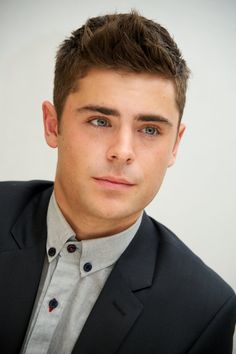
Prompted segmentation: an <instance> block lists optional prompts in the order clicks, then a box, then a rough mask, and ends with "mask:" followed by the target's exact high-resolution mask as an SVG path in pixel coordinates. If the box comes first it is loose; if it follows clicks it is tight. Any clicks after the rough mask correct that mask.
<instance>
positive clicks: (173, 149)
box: [43, 68, 185, 239]
mask: <svg viewBox="0 0 236 354" xmlns="http://www.w3.org/2000/svg"><path fill="white" fill-rule="evenodd" d="M43 115H44V127H45V137H46V141H47V143H48V145H49V146H50V147H52V148H57V149H58V163H57V171H56V178H55V195H56V199H57V202H58V205H59V207H60V209H61V210H62V212H63V214H64V216H65V218H66V219H67V221H68V222H69V223H70V225H71V226H72V228H73V229H74V230H75V232H76V234H77V237H78V238H79V239H86V238H95V237H102V236H108V235H111V234H114V233H117V232H120V231H122V230H124V229H126V228H127V227H129V226H130V225H131V224H133V223H134V222H135V221H136V220H137V218H138V217H139V215H140V213H141V212H142V210H143V209H144V208H145V207H146V206H147V205H148V204H149V203H150V202H151V200H152V199H153V198H154V196H155V195H156V194H157V192H158V190H159V188H160V186H161V183H162V181H163V178H164V175H165V173H166V170H167V168H168V167H169V166H171V165H173V163H174V162H175V158H176V154H177V150H178V146H179V142H180V140H181V137H182V135H183V132H184V130H185V127H184V125H183V124H180V125H179V124H178V121H179V112H178V108H177V106H176V102H175V90H174V85H173V83H172V82H171V81H169V80H167V79H164V78H161V77H160V76H157V75H151V74H145V73H141V74H136V73H124V72H117V71H114V70H107V69H98V68H93V69H91V70H90V71H89V72H88V74H87V75H86V76H85V77H84V78H82V79H80V80H79V84H78V90H77V91H76V92H73V93H71V94H69V96H68V97H67V99H66V102H65V106H64V110H63V114H62V117H61V121H60V124H58V120H57V114H56V111H55V108H54V106H53V105H52V104H51V103H50V102H47V101H46V102H44V103H43Z"/></svg>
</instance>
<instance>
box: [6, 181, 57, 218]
mask: <svg viewBox="0 0 236 354" xmlns="http://www.w3.org/2000/svg"><path fill="white" fill-rule="evenodd" d="M52 186H53V182H50V181H43V180H42V181H40V180H32V181H6V182H0V220H1V219H3V221H4V220H5V216H7V217H8V219H9V217H10V216H12V217H13V218H14V214H15V215H16V214H18V212H19V211H20V210H22V209H23V208H24V206H25V205H26V204H27V203H28V201H29V200H30V199H31V198H32V197H33V196H34V195H36V194H38V193H41V192H43V191H44V190H46V189H48V188H50V187H52Z"/></svg>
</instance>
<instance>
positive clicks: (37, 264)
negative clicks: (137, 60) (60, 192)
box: [0, 188, 52, 353]
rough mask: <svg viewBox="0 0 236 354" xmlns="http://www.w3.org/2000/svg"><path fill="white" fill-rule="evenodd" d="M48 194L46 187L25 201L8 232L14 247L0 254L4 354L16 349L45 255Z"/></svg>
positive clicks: (35, 290)
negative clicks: (26, 203) (22, 209)
mask: <svg viewBox="0 0 236 354" xmlns="http://www.w3.org/2000/svg"><path fill="white" fill-rule="evenodd" d="M51 192H52V189H51V188H50V189H49V190H47V191H45V192H44V193H42V194H40V195H37V196H36V197H35V198H33V199H32V200H31V201H30V202H29V204H28V205H27V206H26V208H25V209H24V211H23V212H22V214H21V215H20V217H19V218H18V220H17V222H16V224H15V225H14V227H13V228H12V231H11V233H12V237H13V239H14V240H15V248H14V249H13V250H10V251H9V250H6V251H5V252H2V253H1V254H0V279H1V292H0V314H1V315H0V318H1V322H2V323H4V326H3V328H1V349H2V350H3V349H5V350H6V351H5V352H8V353H13V352H18V350H19V349H20V346H21V344H22V340H23V339H24V335H25V332H26V329H27V326H28V322H29V319H30V316H31V311H32V308H33V304H34V300H35V296H36V294H37V288H38V284H39V280H40V276H41V271H42V266H43V262H44V256H45V243H46V235H47V229H46V228H47V226H46V215H47V205H48V201H49V198H50V195H51ZM9 237H11V236H10V235H9ZM5 269H7V272H5ZM9 274H10V277H9ZM9 333H11V338H14V340H13V341H11V339H10V338H9ZM3 351H4V350H3Z"/></svg>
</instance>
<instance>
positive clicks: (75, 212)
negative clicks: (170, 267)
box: [54, 189, 142, 240]
mask: <svg viewBox="0 0 236 354" xmlns="http://www.w3.org/2000/svg"><path fill="white" fill-rule="evenodd" d="M54 192H55V198H56V202H57V204H58V206H59V208H60V210H61V212H62V214H63V216H64V217H65V219H66V221H67V222H68V223H69V224H70V226H71V227H72V229H73V230H74V232H75V234H76V237H77V239H79V240H86V239H94V238H100V237H107V236H111V235H114V234H117V233H119V232H122V231H124V230H126V229H128V228H129V227H130V226H131V225H133V224H134V223H135V222H136V221H137V219H138V218H139V216H140V215H141V213H142V210H141V211H139V212H137V213H136V214H133V215H131V216H130V215H129V216H127V217H125V218H112V219H110V218H103V217H96V216H91V215H89V216H88V215H86V214H85V213H83V211H82V210H80V208H79V207H77V208H76V209H75V208H73V206H72V207H71V205H70V204H69V203H66V201H65V200H64V199H63V198H62V196H60V193H58V192H57V191H56V189H55V190H54Z"/></svg>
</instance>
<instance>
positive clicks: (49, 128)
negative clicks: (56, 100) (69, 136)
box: [42, 101, 58, 148]
mask: <svg viewBox="0 0 236 354" xmlns="http://www.w3.org/2000/svg"><path fill="white" fill-rule="evenodd" d="M42 110H43V124H44V136H45V139H46V142H47V144H48V145H49V146H50V147H52V148H56V147H57V138H58V121H57V113H56V110H55V107H54V106H53V104H51V103H50V102H48V101H45V102H43V104H42Z"/></svg>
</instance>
